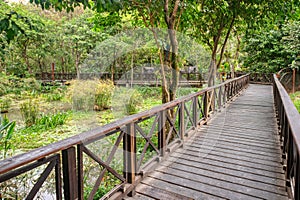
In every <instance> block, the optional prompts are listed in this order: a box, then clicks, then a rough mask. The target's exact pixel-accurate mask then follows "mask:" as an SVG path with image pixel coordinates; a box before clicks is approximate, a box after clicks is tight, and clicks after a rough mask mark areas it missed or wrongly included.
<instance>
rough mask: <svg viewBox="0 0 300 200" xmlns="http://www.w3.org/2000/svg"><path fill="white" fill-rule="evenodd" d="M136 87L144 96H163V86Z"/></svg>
mask: <svg viewBox="0 0 300 200" xmlns="http://www.w3.org/2000/svg"><path fill="white" fill-rule="evenodd" d="M135 89H136V90H137V91H138V92H139V93H140V94H141V95H142V96H143V98H149V97H154V98H160V97H161V87H149V86H142V87H135Z"/></svg>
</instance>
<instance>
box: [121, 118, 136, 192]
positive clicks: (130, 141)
mask: <svg viewBox="0 0 300 200" xmlns="http://www.w3.org/2000/svg"><path fill="white" fill-rule="evenodd" d="M123 155H124V169H123V170H124V177H125V178H126V181H127V183H130V184H134V183H135V175H136V168H137V166H136V165H137V161H136V133H135V126H134V122H132V123H130V124H128V125H127V126H126V132H125V134H124V138H123ZM134 195H135V191H134V190H133V191H131V192H130V193H129V194H128V196H134Z"/></svg>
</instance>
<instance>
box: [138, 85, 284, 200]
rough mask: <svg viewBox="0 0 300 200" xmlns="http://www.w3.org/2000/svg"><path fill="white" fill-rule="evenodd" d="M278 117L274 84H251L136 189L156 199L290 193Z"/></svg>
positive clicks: (277, 196) (267, 196)
mask: <svg viewBox="0 0 300 200" xmlns="http://www.w3.org/2000/svg"><path fill="white" fill-rule="evenodd" d="M276 123H277V122H276V117H275V111H274V108H273V97H272V87H271V86H267V85H250V86H249V88H248V89H247V90H246V91H245V92H244V93H243V94H242V95H241V96H239V97H238V98H236V100H235V101H233V102H231V103H230V105H229V106H228V107H227V108H226V109H224V111H222V112H220V113H217V114H216V116H215V117H214V118H213V119H212V120H211V121H210V122H209V123H208V125H205V126H202V127H201V128H199V129H198V130H197V131H196V132H195V134H194V136H192V137H191V138H190V139H189V140H188V141H185V143H184V145H183V148H180V149H177V150H176V151H175V152H173V153H172V154H170V155H169V157H168V158H167V159H166V160H165V161H163V162H162V163H161V165H160V166H159V167H157V168H156V169H155V170H154V171H153V172H151V173H150V174H149V176H148V177H147V178H145V179H144V180H142V182H141V184H140V185H138V186H137V188H136V191H137V194H138V195H145V196H148V197H153V198H154V199H247V200H248V199H272V200H273V199H274V200H276V199H278V200H279V199H280V200H281V199H288V197H287V193H286V188H285V176H284V171H283V167H282V164H281V149H280V142H279V141H278V136H277V126H276ZM133 198H135V197H133Z"/></svg>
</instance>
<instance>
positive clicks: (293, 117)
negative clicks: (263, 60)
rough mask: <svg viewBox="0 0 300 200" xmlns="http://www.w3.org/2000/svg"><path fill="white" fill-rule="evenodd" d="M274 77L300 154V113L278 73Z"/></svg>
mask: <svg viewBox="0 0 300 200" xmlns="http://www.w3.org/2000/svg"><path fill="white" fill-rule="evenodd" d="M273 77H274V83H275V84H276V87H277V89H278V92H279V94H280V98H281V100H282V104H283V107H284V110H285V113H286V117H287V119H288V122H289V125H290V130H291V132H292V135H293V139H294V141H295V143H296V145H297V150H298V154H299V155H300V114H299V112H298V110H297V109H296V107H295V105H294V103H293V102H292V100H291V98H290V96H289V95H288V93H287V91H286V90H285V88H284V87H283V85H282V84H281V83H280V81H279V80H278V78H277V76H276V74H274V75H273Z"/></svg>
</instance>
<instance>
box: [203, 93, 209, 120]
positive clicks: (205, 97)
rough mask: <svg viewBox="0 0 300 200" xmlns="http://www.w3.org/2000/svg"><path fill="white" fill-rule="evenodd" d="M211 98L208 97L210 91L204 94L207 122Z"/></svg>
mask: <svg viewBox="0 0 300 200" xmlns="http://www.w3.org/2000/svg"><path fill="white" fill-rule="evenodd" d="M208 101H209V97H208V91H205V93H204V102H203V104H204V105H203V110H204V118H205V120H207V119H208V113H209V102H208Z"/></svg>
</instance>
